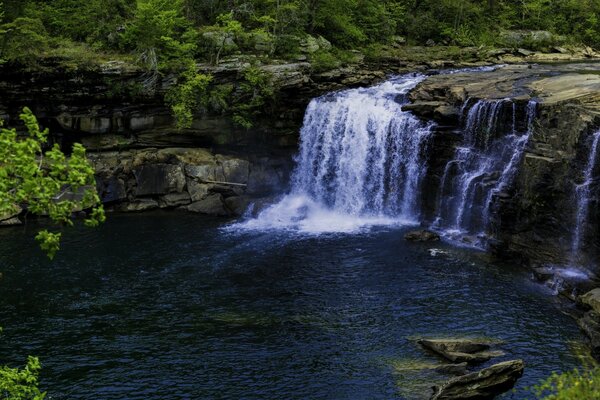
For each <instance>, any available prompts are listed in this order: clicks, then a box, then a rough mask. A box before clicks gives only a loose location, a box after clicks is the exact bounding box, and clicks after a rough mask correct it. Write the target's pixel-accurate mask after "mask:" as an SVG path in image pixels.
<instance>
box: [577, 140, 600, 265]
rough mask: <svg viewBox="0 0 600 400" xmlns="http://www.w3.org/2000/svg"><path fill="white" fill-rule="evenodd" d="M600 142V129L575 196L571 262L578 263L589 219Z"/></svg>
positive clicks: (593, 142)
mask: <svg viewBox="0 0 600 400" xmlns="http://www.w3.org/2000/svg"><path fill="white" fill-rule="evenodd" d="M599 142H600V131H598V132H596V133H594V135H593V136H592V145H591V148H590V153H589V156H588V160H587V164H586V167H585V171H584V174H583V183H581V184H580V185H576V187H575V196H576V199H577V208H576V209H575V231H574V233H573V242H572V244H571V262H572V263H576V262H577V259H578V258H579V255H580V253H581V248H582V245H583V239H584V235H585V230H586V226H587V219H588V215H589V212H590V198H591V195H592V191H591V185H592V183H593V182H594V179H595V178H596V177H597V174H594V171H595V169H596V165H597V164H598V163H597V155H598V143H599Z"/></svg>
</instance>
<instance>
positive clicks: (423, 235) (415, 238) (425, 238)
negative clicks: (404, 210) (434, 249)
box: [404, 229, 440, 242]
mask: <svg viewBox="0 0 600 400" xmlns="http://www.w3.org/2000/svg"><path fill="white" fill-rule="evenodd" d="M404 239H406V240H408V241H410V242H438V241H439V240H440V235H438V234H437V233H435V232H432V231H428V230H425V229H424V230H420V231H412V232H408V233H407V234H406V235H404Z"/></svg>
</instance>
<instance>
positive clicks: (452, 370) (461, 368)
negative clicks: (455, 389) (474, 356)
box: [434, 362, 469, 375]
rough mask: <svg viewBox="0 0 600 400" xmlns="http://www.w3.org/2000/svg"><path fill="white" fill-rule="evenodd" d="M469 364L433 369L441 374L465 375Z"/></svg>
mask: <svg viewBox="0 0 600 400" xmlns="http://www.w3.org/2000/svg"><path fill="white" fill-rule="evenodd" d="M468 365H469V364H467V363H466V362H463V363H459V364H443V365H440V366H438V367H435V368H434V371H436V372H439V373H442V374H451V375H465V374H466V373H467V367H468Z"/></svg>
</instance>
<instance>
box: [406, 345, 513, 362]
mask: <svg viewBox="0 0 600 400" xmlns="http://www.w3.org/2000/svg"><path fill="white" fill-rule="evenodd" d="M417 343H419V344H420V345H421V346H423V347H424V348H426V349H429V350H431V351H433V352H434V353H436V354H438V355H441V356H442V357H444V358H446V359H448V360H450V361H452V362H455V363H463V362H466V363H472V364H477V363H482V362H485V361H488V360H490V359H492V358H494V357H500V356H503V355H504V353H503V352H501V351H488V350H489V348H490V344H489V343H486V342H482V341H478V340H475V339H420V340H418V341H417Z"/></svg>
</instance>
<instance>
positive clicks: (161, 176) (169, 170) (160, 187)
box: [133, 164, 185, 196]
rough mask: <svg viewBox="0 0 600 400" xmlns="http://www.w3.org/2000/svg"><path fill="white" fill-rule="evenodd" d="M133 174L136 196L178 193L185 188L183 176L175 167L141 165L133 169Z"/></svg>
mask: <svg viewBox="0 0 600 400" xmlns="http://www.w3.org/2000/svg"><path fill="white" fill-rule="evenodd" d="M133 174H134V176H135V180H136V182H137V188H136V196H147V195H156V194H158V195H160V194H167V193H171V192H178V193H180V192H182V191H183V188H184V187H185V176H184V174H183V171H182V170H181V167H179V166H177V165H170V164H150V165H142V166H141V167H139V168H136V169H134V171H133Z"/></svg>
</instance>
